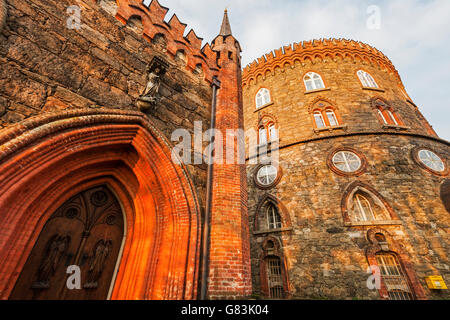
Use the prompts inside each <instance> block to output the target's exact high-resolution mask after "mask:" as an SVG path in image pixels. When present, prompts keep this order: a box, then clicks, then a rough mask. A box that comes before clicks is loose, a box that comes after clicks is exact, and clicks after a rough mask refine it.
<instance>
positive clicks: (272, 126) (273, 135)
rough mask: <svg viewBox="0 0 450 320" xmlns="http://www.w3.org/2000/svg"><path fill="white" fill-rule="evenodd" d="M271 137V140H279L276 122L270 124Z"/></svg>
mask: <svg viewBox="0 0 450 320" xmlns="http://www.w3.org/2000/svg"><path fill="white" fill-rule="evenodd" d="M269 139H270V141H276V140H278V131H277V129H276V127H275V124H274V123H270V124H269Z"/></svg>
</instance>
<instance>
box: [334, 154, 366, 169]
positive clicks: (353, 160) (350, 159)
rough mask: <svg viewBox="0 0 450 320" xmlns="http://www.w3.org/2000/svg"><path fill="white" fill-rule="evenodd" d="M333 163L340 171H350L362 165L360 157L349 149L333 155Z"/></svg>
mask: <svg viewBox="0 0 450 320" xmlns="http://www.w3.org/2000/svg"><path fill="white" fill-rule="evenodd" d="M332 161H333V165H334V166H335V167H336V168H337V169H338V170H340V171H343V172H346V173H351V172H356V171H358V170H359V169H360V168H361V166H362V161H361V158H360V157H358V156H357V155H356V154H355V153H353V152H351V151H339V152H337V153H336V154H335V155H334V156H333V160H332Z"/></svg>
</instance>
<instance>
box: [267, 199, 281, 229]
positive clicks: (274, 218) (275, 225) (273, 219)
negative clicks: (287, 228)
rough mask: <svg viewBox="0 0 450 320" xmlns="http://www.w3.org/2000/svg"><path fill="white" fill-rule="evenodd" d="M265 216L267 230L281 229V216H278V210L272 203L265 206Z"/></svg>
mask: <svg viewBox="0 0 450 320" xmlns="http://www.w3.org/2000/svg"><path fill="white" fill-rule="evenodd" d="M266 217H267V228H268V230H274V229H281V228H282V226H283V225H282V223H281V217H280V214H279V212H278V208H277V207H276V206H275V205H274V204H273V203H270V204H269V205H268V206H267V212H266Z"/></svg>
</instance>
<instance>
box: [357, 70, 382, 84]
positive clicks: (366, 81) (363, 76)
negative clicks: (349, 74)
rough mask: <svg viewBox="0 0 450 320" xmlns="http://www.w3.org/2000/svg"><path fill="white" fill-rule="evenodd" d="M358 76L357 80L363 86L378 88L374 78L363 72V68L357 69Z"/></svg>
mask: <svg viewBox="0 0 450 320" xmlns="http://www.w3.org/2000/svg"><path fill="white" fill-rule="evenodd" d="M358 77H359V80H360V81H361V83H362V85H363V87H366V88H378V85H377V83H376V82H375V80H374V79H373V77H372V76H371V75H370V74H369V73H367V72H365V71H363V70H359V71H358Z"/></svg>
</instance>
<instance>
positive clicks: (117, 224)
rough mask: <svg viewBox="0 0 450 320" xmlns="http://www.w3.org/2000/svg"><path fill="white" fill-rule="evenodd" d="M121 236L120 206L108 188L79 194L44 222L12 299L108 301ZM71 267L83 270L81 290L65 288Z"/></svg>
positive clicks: (94, 189)
mask: <svg viewBox="0 0 450 320" xmlns="http://www.w3.org/2000/svg"><path fill="white" fill-rule="evenodd" d="M123 232H124V221H123V214H122V210H121V207H120V204H119V202H118V201H117V199H116V197H115V196H114V195H113V193H112V192H111V191H110V190H109V189H108V188H107V187H106V186H99V187H95V188H92V189H89V190H86V191H83V192H81V193H80V194H77V195H76V196H74V197H72V198H71V199H70V200H68V201H67V202H66V203H64V204H63V205H62V206H61V207H60V208H59V209H58V210H56V212H55V213H54V214H53V215H52V216H51V217H50V219H49V220H48V221H47V223H46V224H45V226H44V228H43V229H42V232H41V234H40V235H39V238H38V240H37V242H36V244H35V246H34V248H33V250H32V251H31V253H30V255H29V257H28V260H27V262H26V263H25V265H24V268H23V270H22V272H21V274H20V276H19V279H18V281H17V282H16V285H15V287H14V290H13V292H12V294H11V296H10V299H14V300H17V299H27V300H28V299H39V300H41V299H44V300H60V299H68V300H79V299H87V300H104V299H106V298H107V295H108V291H109V289H110V285H111V281H112V278H113V274H114V270H115V267H116V263H117V259H118V256H119V252H120V248H121V244H122V240H123ZM69 266H77V267H79V270H80V271H81V273H80V275H81V277H80V279H81V286H80V288H79V289H69V288H68V286H67V280H68V278H69V277H70V276H71V275H72V274H68V273H67V271H68V267H69ZM72 279H73V278H72ZM70 282H71V283H76V282H72V281H70Z"/></svg>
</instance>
